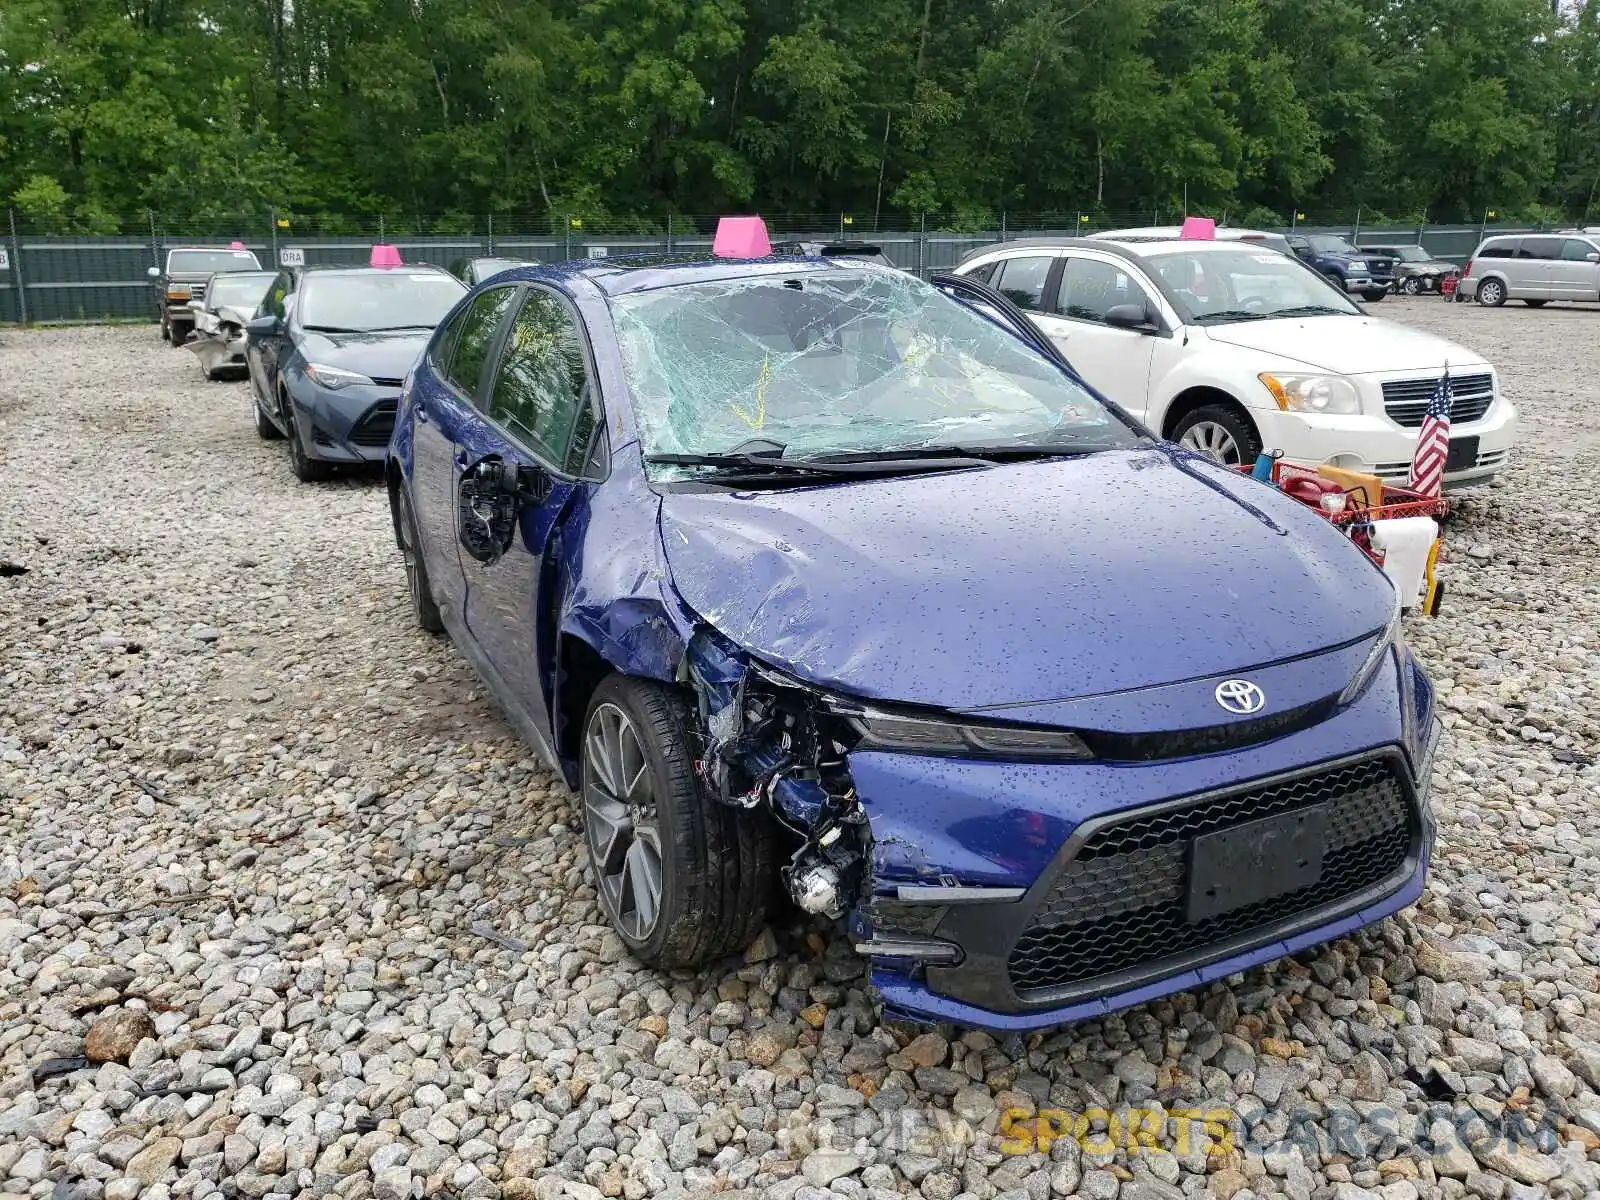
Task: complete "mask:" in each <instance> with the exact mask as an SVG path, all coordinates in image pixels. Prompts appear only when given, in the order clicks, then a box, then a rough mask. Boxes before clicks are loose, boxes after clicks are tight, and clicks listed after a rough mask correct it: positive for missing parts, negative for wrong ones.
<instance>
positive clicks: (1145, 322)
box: [1106, 304, 1156, 333]
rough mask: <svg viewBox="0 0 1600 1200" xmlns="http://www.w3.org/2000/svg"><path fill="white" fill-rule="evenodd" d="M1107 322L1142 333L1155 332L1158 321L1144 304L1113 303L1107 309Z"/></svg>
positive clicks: (1118, 327)
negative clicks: (1151, 317)
mask: <svg viewBox="0 0 1600 1200" xmlns="http://www.w3.org/2000/svg"><path fill="white" fill-rule="evenodd" d="M1106 324H1107V325H1111V326H1113V327H1115V328H1117V329H1132V330H1136V331H1138V332H1141V333H1154V332H1155V329H1156V323H1155V322H1154V321H1152V320H1151V319H1150V314H1149V313H1148V312H1147V311H1145V307H1144V305H1142V304H1113V305H1112V306H1111V307H1110V308H1108V309H1107V310H1106Z"/></svg>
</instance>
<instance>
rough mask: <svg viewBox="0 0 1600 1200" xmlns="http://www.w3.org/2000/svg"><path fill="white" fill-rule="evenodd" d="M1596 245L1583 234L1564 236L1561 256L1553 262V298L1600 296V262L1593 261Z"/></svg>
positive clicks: (1581, 298) (1568, 298) (1594, 297)
mask: <svg viewBox="0 0 1600 1200" xmlns="http://www.w3.org/2000/svg"><path fill="white" fill-rule="evenodd" d="M1594 253H1595V248H1594V246H1593V245H1591V244H1590V243H1589V242H1586V241H1584V240H1583V239H1581V238H1563V239H1562V242H1561V257H1560V258H1557V259H1553V260H1551V262H1550V265H1549V267H1548V270H1549V272H1550V298H1551V299H1552V300H1588V301H1594V300H1596V299H1600V262H1590V261H1589V256H1590V255H1591V254H1594Z"/></svg>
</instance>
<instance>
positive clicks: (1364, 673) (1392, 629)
mask: <svg viewBox="0 0 1600 1200" xmlns="http://www.w3.org/2000/svg"><path fill="white" fill-rule="evenodd" d="M1403 644H1404V643H1403V642H1402V641H1401V637H1400V593H1399V592H1395V594H1394V615H1393V616H1391V617H1390V618H1389V623H1388V624H1387V625H1385V626H1384V627H1383V632H1382V633H1380V634H1379V635H1378V641H1377V643H1376V644H1375V645H1374V646H1373V647H1372V649H1371V651H1369V652H1368V654H1367V658H1366V661H1365V662H1363V663H1362V664H1361V669H1360V670H1359V671H1357V672H1356V673H1355V677H1354V678H1353V679H1351V680H1350V682H1349V683H1347V684H1346V685H1345V689H1344V691H1342V692H1340V693H1339V703H1340V704H1349V703H1350V701H1352V700H1354V699H1355V698H1356V697H1357V696H1359V695H1360V694H1361V689H1363V688H1364V687H1366V686H1367V683H1368V681H1369V680H1371V678H1372V676H1373V675H1374V674H1375V673H1376V672H1377V670H1378V668H1379V667H1380V666H1381V665H1382V664H1383V661H1384V659H1385V658H1387V657H1388V655H1389V651H1390V650H1391V649H1393V648H1395V647H1397V646H1400V645H1403Z"/></svg>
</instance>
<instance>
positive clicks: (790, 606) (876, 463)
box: [388, 258, 1436, 1030]
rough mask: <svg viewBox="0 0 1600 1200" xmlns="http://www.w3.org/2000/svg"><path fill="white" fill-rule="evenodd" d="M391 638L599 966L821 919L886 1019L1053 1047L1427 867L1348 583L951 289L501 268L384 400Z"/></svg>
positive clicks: (1400, 751)
mask: <svg viewBox="0 0 1600 1200" xmlns="http://www.w3.org/2000/svg"><path fill="white" fill-rule="evenodd" d="M388 485H389V496H390V503H391V509H392V513H393V519H394V528H395V534H396V537H397V540H398V543H399V546H400V549H401V552H402V557H403V560H404V563H405V567H406V573H407V577H408V580H409V585H410V595H411V605H412V609H413V612H414V614H415V618H416V620H417V621H418V622H419V623H420V624H421V626H422V627H423V628H425V629H428V630H432V631H439V630H447V631H448V632H449V634H450V636H451V638H452V639H453V640H454V642H455V643H456V645H457V646H458V647H459V648H460V649H461V651H462V652H463V653H464V654H465V655H466V656H467V657H468V658H469V659H470V660H471V661H472V663H473V664H474V666H475V667H476V669H477V671H478V672H479V673H480V674H481V675H482V677H483V678H484V680H485V681H486V682H487V683H488V685H489V687H490V688H491V690H492V691H493V693H494V694H495V695H496V697H497V698H498V699H499V702H500V704H501V705H502V706H503V708H504V709H505V711H506V712H507V713H508V714H509V715H510V717H511V719H512V721H513V723H514V724H515V726H516V727H517V729H518V730H519V732H520V733H521V735H522V736H523V737H524V738H525V739H526V740H527V742H528V743H529V744H530V745H531V746H533V747H534V748H536V750H537V751H538V752H539V753H540V754H542V755H543V757H544V758H545V759H547V760H548V761H549V762H550V763H551V764H552V766H553V767H555V768H556V769H557V770H559V771H560V773H561V774H562V776H563V777H564V778H565V779H566V781H567V782H568V783H569V784H570V785H571V786H572V787H573V788H575V789H576V790H577V791H578V793H579V795H580V796H581V803H582V812H583V819H584V831H585V835H586V839H587V844H588V848H589V852H590V857H591V864H592V869H593V875H594V881H595V885H596V890H597V893H598V897H599V902H600V904H601V906H602V908H603V909H604V911H605V914H606V916H607V918H608V919H609V920H610V921H611V922H612V924H613V925H614V926H615V928H616V930H617V932H618V933H619V934H620V935H621V937H622V938H623V940H624V941H625V942H626V943H627V945H628V946H629V947H630V948H631V949H632V951H633V952H634V954H635V955H637V956H638V957H639V958H640V959H641V960H643V961H644V962H647V963H650V964H655V965H658V966H661V967H680V966H693V965H696V964H700V963H704V962H707V961H710V960H713V959H716V958H718V957H720V956H723V955H727V954H729V953H732V952H736V951H738V950H739V949H740V948H741V947H742V946H743V945H744V944H745V943H746V942H747V941H748V940H749V939H750V938H752V937H753V936H754V935H755V934H756V933H757V932H758V931H759V930H760V928H761V926H762V923H763V921H764V920H765V919H766V918H767V916H768V914H769V913H770V912H771V911H772V908H773V906H774V905H780V904H787V903H793V904H796V905H798V906H799V907H800V908H802V909H804V910H806V911H808V912H811V913H816V914H822V915H825V916H828V917H833V918H839V919H842V922H843V928H844V936H848V937H849V938H850V940H851V942H852V944H853V945H854V947H855V949H856V950H857V951H859V953H860V954H862V955H863V956H865V957H866V959H867V960H868V962H869V964H870V968H871V978H872V982H873V985H874V987H875V990H876V992H877V994H878V996H879V998H880V999H881V1001H882V1003H883V1005H884V1007H885V1009H886V1011H888V1012H890V1013H891V1014H902V1015H912V1016H916V1017H919V1018H923V1019H937V1020H950V1021H954V1022H957V1023H960V1024H964V1025H970V1026H978V1027H983V1028H988V1029H994V1030H1021V1029H1030V1028H1036V1027H1042V1026H1050V1025H1056V1024H1060V1023H1063V1022H1067V1021H1073V1020H1077V1019H1081V1018H1085V1017H1091V1016H1098V1015H1101V1014H1104V1013H1106V1012H1108V1011H1110V1010H1112V1009H1115V1008H1119V1007H1122V1006H1125V1005H1129V1004H1135V1003H1139V1002H1142V1001H1145V1000H1149V999H1152V998H1154V997H1157V996H1160V995H1163V994H1166V993H1169V992H1172V991H1176V990H1179V989H1183V988H1189V987H1193V986H1196V985H1199V984H1202V983H1205V982H1207V981H1209V980H1213V979H1217V978H1220V977H1221V976H1224V975H1227V974H1230V973H1232V972H1236V971H1240V970H1243V969H1245V968H1247V967H1250V966H1253V965H1256V964H1259V963H1263V962H1266V961H1269V960H1271V959H1273V958H1276V957H1279V956H1282V955H1285V954H1289V953H1293V952H1295V951H1297V950H1300V949H1302V948H1305V947H1308V946H1312V945H1315V944H1317V943H1320V942H1324V941H1327V940H1329V939H1331V938H1335V937H1338V936H1340V935H1343V934H1346V933H1349V932H1350V931H1352V930H1355V929H1357V928H1359V927H1361V926H1364V925H1368V924H1371V923H1373V922H1375V921H1378V920H1380V919H1382V918H1383V917H1385V916H1387V915H1388V914H1390V913H1393V912H1395V911H1396V910H1398V909H1400V908H1402V907H1403V906H1405V905H1406V904H1409V903H1410V902H1412V901H1413V900H1415V899H1416V897H1417V896H1418V894H1419V893H1420V891H1421V889H1422V885H1423V875H1424V871H1425V869H1426V863H1427V857H1428V853H1429V849H1430V846H1431V844H1432V840H1433V820H1432V817H1431V815H1430V809H1429V774H1430V770H1431V763H1432V757H1433V746H1434V740H1435V729H1436V719H1435V717H1434V698H1433V689H1432V687H1431V686H1430V684H1429V683H1428V680H1427V679H1426V677H1425V676H1424V674H1423V672H1422V671H1421V669H1420V668H1419V667H1418V665H1417V662H1416V660H1415V659H1414V658H1413V657H1412V655H1411V653H1410V651H1409V650H1408V649H1407V648H1406V646H1405V644H1404V642H1403V641H1402V639H1401V637H1400V630H1399V615H1400V609H1399V602H1398V598H1397V596H1396V594H1395V591H1394V589H1393V588H1392V587H1391V586H1390V584H1389V582H1388V580H1387V579H1386V578H1385V577H1384V575H1383V574H1382V572H1381V571H1379V570H1378V569H1376V568H1375V567H1373V566H1372V564H1371V563H1370V562H1369V561H1368V560H1367V559H1366V558H1365V556H1364V555H1362V554H1361V553H1360V552H1359V551H1357V550H1356V549H1355V548H1354V547H1353V546H1352V545H1350V544H1349V542H1348V541H1346V540H1345V539H1344V538H1343V537H1342V536H1341V535H1340V534H1339V533H1338V532H1337V531H1336V530H1335V529H1334V528H1333V527H1332V526H1330V525H1329V524H1328V523H1327V522H1325V521H1323V520H1321V519H1319V518H1318V517H1317V516H1316V515H1315V514H1314V513H1312V512H1311V511H1310V510H1308V509H1306V508H1304V507H1303V506H1301V505H1299V504H1298V503H1296V502H1294V501H1292V500H1289V499H1287V498H1285V497H1282V496H1280V495H1279V494H1277V493H1276V492H1274V491H1272V490H1271V489H1270V488H1268V487H1265V486H1263V485H1262V484H1260V483H1257V482H1255V481H1253V480H1251V479H1249V478H1246V477H1244V476H1241V475H1238V474H1236V473H1232V472H1229V471H1227V470H1225V469H1223V468H1221V467H1218V466H1215V465H1213V464H1212V463H1210V462H1209V461H1206V460H1203V459H1201V458H1199V457H1197V456H1194V455H1191V454H1189V453H1187V452H1184V451H1182V450H1180V449H1179V448H1177V447H1174V446H1172V445H1169V444H1166V443H1163V442H1160V441H1158V440H1156V439H1155V438H1154V437H1152V436H1151V435H1150V434H1149V432H1148V431H1147V430H1145V429H1144V428H1142V427H1141V426H1140V425H1139V424H1138V423H1137V422H1135V421H1134V420H1132V419H1131V418H1129V417H1127V416H1126V415H1125V414H1123V413H1122V412H1121V411H1120V410H1118V409H1117V408H1116V407H1115V406H1113V405H1111V404H1109V403H1107V402H1106V401H1104V400H1102V399H1101V398H1100V397H1098V396H1097V395H1096V394H1095V393H1094V392H1093V391H1092V390H1091V389H1089V388H1088V387H1087V386H1086V385H1085V384H1084V383H1083V382H1082V381H1081V380H1080V379H1079V378H1078V377H1077V376H1076V375H1075V374H1074V373H1073V372H1072V370H1071V368H1070V367H1069V366H1068V365H1067V364H1066V363H1065V362H1064V361H1063V360H1062V359H1061V358H1060V357H1059V353H1058V352H1057V351H1055V350H1054V348H1053V347H1052V346H1051V344H1050V343H1049V342H1047V341H1044V340H1043V339H1041V338H1040V337H1039V335H1038V334H1037V333H1035V332H1034V331H1033V329H1032V327H1031V325H1029V323H1028V322H1027V320H1026V319H1025V318H1024V317H1023V315H1022V314H1021V313H1020V312H1019V311H1018V310H1017V309H1016V308H1015V307H1014V306H1013V305H1012V304H1011V303H1010V302H1009V301H1008V300H1006V299H1005V298H1003V297H1002V296H1000V295H998V294H996V293H994V292H992V291H989V290H988V289H987V288H986V287H985V286H984V285H982V284H980V283H976V282H974V281H970V280H959V279H936V280H935V281H934V282H933V283H932V284H930V283H925V282H923V281H921V280H919V279H917V278H915V277H913V276H911V275H908V274H904V273H900V272H896V271H892V270H889V269H885V268H882V267H879V266H876V265H873V264H870V263H865V262H845V261H840V260H823V259H787V260H785V259H776V258H765V259H756V260H737V259H723V258H707V259H704V260H701V261H686V260H683V259H675V260H671V261H645V260H639V261H634V262H624V261H622V260H615V259H613V260H604V261H596V262H590V263H583V264H570V265H566V266H561V267H528V268H521V269H517V270H513V271H510V272H507V273H506V274H504V275H500V276H497V277H496V278H495V279H494V280H492V281H489V282H488V283H486V284H484V285H481V286H480V287H479V288H477V289H476V290H475V291H474V292H473V293H472V294H471V295H470V296H468V297H467V298H466V299H465V300H464V301H463V302H462V303H461V304H459V305H458V306H457V307H456V308H455V310H454V311H453V312H452V313H451V315H450V316H449V317H448V318H447V319H446V320H445V321H443V322H442V323H441V325H440V327H439V329H438V330H437V332H436V333H435V335H434V336H433V338H432V340H431V341H430V343H429V345H428V347H427V350H426V352H425V353H424V354H423V356H422V358H421V360H420V361H419V362H418V364H417V365H416V367H415V368H414V369H413V371H412V373H411V375H410V376H409V377H408V379H407V381H406V383H405V386H404V389H403V392H402V395H401V401H400V409H399V416H398V421H397V424H396V428H395V433H394V438H393V441H392V443H391V445H390V449H389V455H388Z"/></svg>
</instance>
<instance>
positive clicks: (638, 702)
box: [580, 675, 774, 968]
mask: <svg viewBox="0 0 1600 1200" xmlns="http://www.w3.org/2000/svg"><path fill="white" fill-rule="evenodd" d="M694 722H695V717H694V710H693V707H692V706H691V705H690V703H689V701H688V699H687V698H686V697H685V696H684V694H683V693H682V692H680V691H678V690H676V689H673V688H669V687H667V686H665V685H663V684H660V683H657V682H655V681H654V680H648V679H635V678H632V677H630V676H626V675H611V676H609V677H608V678H607V679H606V680H605V681H604V682H602V683H601V684H600V686H599V687H598V688H596V689H595V693H594V696H593V698H592V699H591V700H590V702H589V712H588V716H587V717H586V718H585V719H584V726H583V744H582V750H581V755H580V757H581V760H582V762H581V784H580V786H581V789H582V798H583V828H584V840H585V841H586V843H587V844H588V847H589V862H590V866H591V867H592V868H593V870H594V878H595V890H596V892H597V893H598V895H599V899H600V907H601V910H602V911H603V912H604V913H605V915H606V919H607V920H609V921H610V922H611V925H612V927H613V928H614V929H615V930H616V931H617V933H618V934H619V935H620V936H621V938H622V940H623V941H624V942H625V943H626V944H627V946H628V948H629V949H630V950H631V951H632V952H633V953H634V955H635V956H636V957H638V958H639V959H640V960H641V961H642V962H645V963H647V964H649V965H650V966H653V967H659V968H674V967H694V966H699V965H701V964H703V963H706V962H709V961H711V960H713V959H717V958H721V957H723V956H724V955H727V954H731V953H734V952H735V951H737V950H739V949H741V948H742V947H744V946H746V945H748V944H749V942H750V941H751V939H752V938H754V937H755V935H756V934H757V933H758V932H759V931H760V929H761V926H762V923H763V922H764V920H765V917H766V898H767V895H768V892H769V891H770V889H771V885H772V879H773V869H774V851H773V827H772V823H771V818H770V817H769V816H768V815H767V813H766V812H765V811H763V810H761V809H740V808H732V807H730V806H727V805H724V804H722V803H721V802H719V801H718V800H716V799H715V798H714V797H712V796H711V795H709V794H708V793H707V792H706V789H705V787H704V785H703V784H702V783H701V781H700V778H699V776H698V775H697V774H696V773H695V769H694V763H695V759H696V757H697V756H698V755H699V754H700V753H701V751H700V749H699V743H700V738H699V735H698V733H697V732H696V730H695V724H694Z"/></svg>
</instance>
